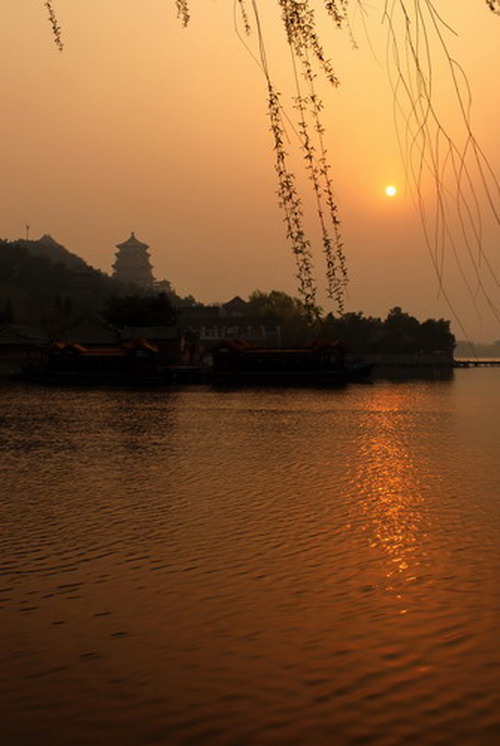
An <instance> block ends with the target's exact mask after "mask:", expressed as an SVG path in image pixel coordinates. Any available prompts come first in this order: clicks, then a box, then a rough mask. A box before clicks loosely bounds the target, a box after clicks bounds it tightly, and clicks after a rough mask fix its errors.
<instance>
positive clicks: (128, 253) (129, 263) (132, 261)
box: [113, 231, 155, 288]
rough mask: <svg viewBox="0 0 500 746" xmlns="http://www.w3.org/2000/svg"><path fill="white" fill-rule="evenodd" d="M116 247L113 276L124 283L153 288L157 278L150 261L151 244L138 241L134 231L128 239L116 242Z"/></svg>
mask: <svg viewBox="0 0 500 746" xmlns="http://www.w3.org/2000/svg"><path fill="white" fill-rule="evenodd" d="M116 248H117V249H118V251H117V252H116V254H115V256H116V260H115V263H114V264H113V270H114V272H113V277H114V278H115V279H117V280H119V281H120V282H123V283H127V284H133V285H137V286H138V287H141V288H152V287H153V286H154V283H155V280H154V277H153V268H152V266H151V262H150V261H149V251H148V249H149V246H148V245H147V244H146V243H142V242H141V241H138V240H137V238H136V237H135V235H134V232H133V231H132V233H131V234H130V237H129V238H127V240H126V241H123V243H119V244H116Z"/></svg>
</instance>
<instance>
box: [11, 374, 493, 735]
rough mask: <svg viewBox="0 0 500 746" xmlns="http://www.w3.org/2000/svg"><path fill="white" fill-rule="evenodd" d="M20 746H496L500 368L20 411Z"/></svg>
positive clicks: (15, 617) (34, 404)
mask: <svg viewBox="0 0 500 746" xmlns="http://www.w3.org/2000/svg"><path fill="white" fill-rule="evenodd" d="M0 423H1V431H0V432H1V436H0V437H1V439H0V450H1V460H0V520H1V524H0V525H1V528H0V532H1V534H0V554H1V560H0V571H1V577H0V645H1V649H0V703H1V704H0V730H1V731H2V732H1V733H0V742H1V743H2V744H6V745H8V746H70V745H71V746H115V745H118V744H120V746H143V745H145V744H162V745H165V746H188V745H193V746H253V745H256V746H273V745H279V746H299V745H304V746H305V745H307V746H327V745H328V746H330V745H331V744H337V745H339V746H344V745H345V746H347V745H351V744H370V745H371V744H373V745H376V746H379V745H382V744H383V745H389V744H419V745H420V746H427V745H432V744H453V745H457V744H459V745H463V744H464V745H466V746H477V745H482V744H498V743H499V742H500V645H499V643H500V630H499V627H500V583H499V578H498V573H499V568H500V541H499V539H500V459H499V453H500V449H499V444H500V369H491V370H488V369H485V370H480V369H478V370H465V371H457V372H456V373H455V376H454V379H453V380H451V381H443V382H407V383H400V384H395V383H388V382H378V383H376V384H375V385H373V386H356V385H353V386H349V387H347V388H345V389H339V390H334V391H307V390H305V391H304V390H267V391H251V390H246V391H244V390H243V391H234V392H229V391H225V392H216V391H212V390H210V389H208V388H207V389H203V388H199V389H191V390H189V389H186V390H180V391H175V392H165V391H149V392H147V391H135V392H126V391H79V390H58V389H52V390H45V389H38V388H22V387H15V386H14V387H9V386H4V387H2V388H1V389H0Z"/></svg>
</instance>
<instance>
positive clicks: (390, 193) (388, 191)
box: [385, 184, 398, 197]
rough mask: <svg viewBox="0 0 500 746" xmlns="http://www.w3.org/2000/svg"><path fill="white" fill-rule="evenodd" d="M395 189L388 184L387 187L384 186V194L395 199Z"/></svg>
mask: <svg viewBox="0 0 500 746" xmlns="http://www.w3.org/2000/svg"><path fill="white" fill-rule="evenodd" d="M397 191H398V190H397V189H396V187H395V186H394V185H393V184H390V185H389V186H386V188H385V193H386V195H387V196H388V197H395V196H396V194H397Z"/></svg>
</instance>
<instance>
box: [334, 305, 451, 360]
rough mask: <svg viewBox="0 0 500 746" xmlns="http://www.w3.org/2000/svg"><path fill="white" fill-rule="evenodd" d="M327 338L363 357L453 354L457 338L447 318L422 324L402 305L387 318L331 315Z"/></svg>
mask: <svg viewBox="0 0 500 746" xmlns="http://www.w3.org/2000/svg"><path fill="white" fill-rule="evenodd" d="M324 329H325V332H326V334H327V336H328V337H329V338H330V339H331V338H337V339H342V340H343V341H344V342H345V343H346V344H347V345H348V346H349V347H350V348H351V349H353V350H356V351H357V352H359V353H361V354H371V355H377V354H381V355H385V354H415V353H436V352H441V353H446V354H451V353H452V352H453V349H454V347H455V337H454V335H453V334H452V333H451V331H450V322H449V321H446V320H445V319H427V320H426V321H422V322H420V321H418V319H416V318H415V317H414V316H411V315H410V314H408V313H405V312H404V311H403V310H402V309H401V308H400V306H395V307H394V308H391V310H390V311H389V313H388V314H387V317H386V318H385V319H380V318H374V317H372V316H364V315H363V314H362V313H346V314H344V315H343V316H342V317H340V318H336V317H334V316H332V315H331V314H330V315H328V316H327V317H326V319H325V321H324Z"/></svg>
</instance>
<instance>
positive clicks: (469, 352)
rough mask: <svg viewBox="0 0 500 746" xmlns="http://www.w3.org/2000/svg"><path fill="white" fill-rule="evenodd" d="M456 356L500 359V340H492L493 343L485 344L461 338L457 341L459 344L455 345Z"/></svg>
mask: <svg viewBox="0 0 500 746" xmlns="http://www.w3.org/2000/svg"><path fill="white" fill-rule="evenodd" d="M455 357H456V358H471V357H483V358H498V359H500V340H497V341H496V342H492V343H491V344H484V343H482V342H477V343H476V342H464V341H463V340H460V341H459V342H457V345H456V347H455Z"/></svg>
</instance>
